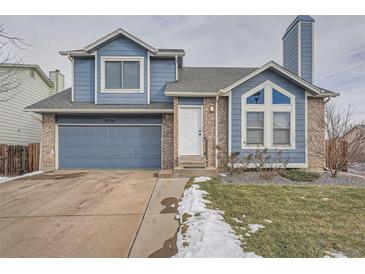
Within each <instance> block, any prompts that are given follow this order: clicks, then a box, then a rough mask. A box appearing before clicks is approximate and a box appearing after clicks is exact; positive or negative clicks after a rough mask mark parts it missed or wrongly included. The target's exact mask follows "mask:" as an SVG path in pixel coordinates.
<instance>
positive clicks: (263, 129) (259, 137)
mask: <svg viewBox="0 0 365 274" xmlns="http://www.w3.org/2000/svg"><path fill="white" fill-rule="evenodd" d="M241 132H242V146H241V147H242V148H243V149H244V148H271V149H281V148H282V149H285V148H286V149H288V148H289V149H290V148H295V96H294V95H293V94H292V93H290V92H288V91H286V90H285V89H283V88H282V87H280V86H278V85H276V84H274V83H272V82H271V81H266V82H264V83H263V84H261V85H259V86H257V87H255V88H253V89H252V90H250V91H248V92H246V93H245V94H243V95H242V131H241Z"/></svg>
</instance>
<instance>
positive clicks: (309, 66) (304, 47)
mask: <svg viewBox="0 0 365 274" xmlns="http://www.w3.org/2000/svg"><path fill="white" fill-rule="evenodd" d="M301 30H302V40H301V71H302V75H301V77H302V78H303V79H304V80H307V81H308V82H310V83H312V82H313V79H312V78H313V41H312V34H313V27H312V23H304V22H302V25H301Z"/></svg>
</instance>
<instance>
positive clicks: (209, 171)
mask: <svg viewBox="0 0 365 274" xmlns="http://www.w3.org/2000/svg"><path fill="white" fill-rule="evenodd" d="M217 175H218V170H217V169H216V168H214V167H207V168H183V167H175V168H174V177H175V178H180V177H181V178H184V177H197V176H211V177H214V176H217Z"/></svg>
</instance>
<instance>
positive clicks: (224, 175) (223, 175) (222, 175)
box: [219, 173, 227, 177]
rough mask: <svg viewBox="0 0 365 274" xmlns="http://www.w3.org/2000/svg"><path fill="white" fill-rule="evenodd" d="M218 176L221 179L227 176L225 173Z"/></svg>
mask: <svg viewBox="0 0 365 274" xmlns="http://www.w3.org/2000/svg"><path fill="white" fill-rule="evenodd" d="M219 176H221V177H226V176H227V174H225V173H219Z"/></svg>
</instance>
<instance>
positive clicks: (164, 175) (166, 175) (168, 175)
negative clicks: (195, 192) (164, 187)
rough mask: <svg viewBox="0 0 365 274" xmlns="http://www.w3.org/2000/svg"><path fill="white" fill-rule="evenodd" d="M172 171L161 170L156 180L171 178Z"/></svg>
mask: <svg viewBox="0 0 365 274" xmlns="http://www.w3.org/2000/svg"><path fill="white" fill-rule="evenodd" d="M173 177H174V171H173V170H172V169H162V170H160V171H159V172H158V178H173Z"/></svg>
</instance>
